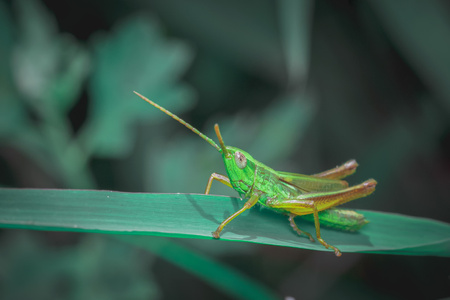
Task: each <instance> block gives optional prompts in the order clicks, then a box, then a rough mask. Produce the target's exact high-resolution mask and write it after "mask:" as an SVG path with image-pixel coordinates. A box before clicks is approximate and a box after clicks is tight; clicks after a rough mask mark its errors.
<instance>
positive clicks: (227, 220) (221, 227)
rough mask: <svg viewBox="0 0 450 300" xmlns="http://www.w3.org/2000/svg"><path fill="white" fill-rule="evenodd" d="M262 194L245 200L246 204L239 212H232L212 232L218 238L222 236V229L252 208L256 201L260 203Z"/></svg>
mask: <svg viewBox="0 0 450 300" xmlns="http://www.w3.org/2000/svg"><path fill="white" fill-rule="evenodd" d="M259 197H260V195H259V194H253V195H252V196H251V197H250V199H248V201H247V202H245V204H244V206H243V207H242V208H241V209H240V210H238V211H237V212H235V213H234V214H232V215H231V216H229V217H228V218H227V219H226V220H225V221H223V222H222V223H221V224H220V225H219V227H217V229H216V231H214V232H213V233H212V235H213V237H214V238H216V239H218V238H219V237H220V232H221V231H222V229H223V228H224V227H225V226H226V225H227V224H228V223H230V221H231V220H233V219H234V218H236V217H237V216H239V215H240V214H242V213H243V212H244V211H246V210H247V209H249V208H252V207H253V206H254V205H255V204H256V203H258V200H259Z"/></svg>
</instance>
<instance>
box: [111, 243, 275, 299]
mask: <svg viewBox="0 0 450 300" xmlns="http://www.w3.org/2000/svg"><path fill="white" fill-rule="evenodd" d="M118 239H119V240H122V241H124V242H127V243H130V244H132V245H135V246H138V247H141V248H143V249H147V250H149V251H151V252H154V253H156V254H157V255H158V256H161V257H163V258H164V259H166V260H168V261H169V262H171V263H173V264H175V265H177V266H179V267H180V268H182V269H185V270H186V271H188V272H190V273H192V274H195V275H197V276H198V277H199V278H201V279H203V280H205V282H208V283H209V284H211V285H212V286H215V287H216V288H218V289H220V290H221V291H222V292H223V293H226V294H228V295H230V296H231V297H233V299H277V297H275V295H274V294H273V292H271V291H270V290H268V289H267V288H266V287H265V286H264V285H262V284H259V283H258V282H256V281H253V280H252V279H251V278H250V277H247V276H245V275H243V274H241V273H239V272H236V271H235V270H233V269H232V268H229V267H227V266H225V265H223V264H220V263H218V262H216V261H214V260H211V259H209V258H208V257H207V256H205V255H201V254H198V253H196V252H194V251H192V250H189V249H186V248H184V247H183V246H181V245H178V244H176V243H174V242H171V241H170V240H168V239H163V238H152V239H151V240H149V239H148V237H145V236H130V235H127V236H125V235H121V236H118ZM227 249H228V248H227Z"/></svg>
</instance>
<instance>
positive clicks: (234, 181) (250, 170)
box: [214, 124, 256, 196]
mask: <svg viewBox="0 0 450 300" xmlns="http://www.w3.org/2000/svg"><path fill="white" fill-rule="evenodd" d="M214 130H215V131H216V134H217V137H218V139H219V144H220V148H221V153H222V157H223V162H224V164H225V168H226V170H227V174H228V178H229V179H230V183H231V185H232V186H233V188H234V189H235V190H236V191H237V192H238V193H239V194H240V195H241V196H245V194H247V192H249V191H250V190H251V188H252V186H253V181H254V176H255V168H256V164H255V160H254V159H253V157H252V156H251V155H250V154H248V153H247V152H245V151H243V150H241V149H239V148H236V147H231V146H225V144H224V142H223V139H222V135H221V134H220V131H219V125H217V124H216V125H214Z"/></svg>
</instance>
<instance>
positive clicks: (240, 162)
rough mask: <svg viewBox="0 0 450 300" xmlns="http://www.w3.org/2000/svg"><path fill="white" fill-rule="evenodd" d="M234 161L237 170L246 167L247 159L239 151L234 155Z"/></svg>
mask: <svg viewBox="0 0 450 300" xmlns="http://www.w3.org/2000/svg"><path fill="white" fill-rule="evenodd" d="M234 161H235V162H236V165H237V166H238V168H239V169H243V168H245V166H247V158H246V157H245V155H244V154H242V153H241V152H239V151H237V152H235V153H234Z"/></svg>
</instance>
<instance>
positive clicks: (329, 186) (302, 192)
mask: <svg viewBox="0 0 450 300" xmlns="http://www.w3.org/2000/svg"><path fill="white" fill-rule="evenodd" d="M134 93H135V94H136V95H138V96H139V97H141V98H142V99H143V100H145V101H147V102H148V103H150V104H151V105H153V106H154V107H156V108H158V109H159V110H161V111H162V112H164V113H166V114H167V115H169V116H170V117H172V118H173V119H175V120H177V121H178V122H180V123H181V124H183V125H184V126H186V127H187V128H189V129H190V130H192V131H193V132H194V133H195V134H197V135H199V136H200V137H201V138H203V139H204V140H205V141H207V142H208V143H209V144H211V145H212V146H213V147H214V148H216V150H217V151H219V152H220V153H221V154H222V157H223V161H224V163H225V169H226V171H227V174H228V177H227V176H224V175H221V174H218V173H213V174H211V176H210V177H209V180H208V183H207V185H206V190H205V194H209V191H210V189H211V184H212V182H213V180H217V181H219V182H221V183H223V184H225V185H227V186H229V187H231V188H233V189H235V190H236V191H237V192H238V193H239V195H240V197H241V198H243V199H248V200H247V202H245V204H244V206H243V207H242V208H241V209H239V210H238V211H237V212H235V213H234V214H232V215H231V216H229V217H228V218H227V219H226V220H224V221H223V222H222V223H221V224H220V225H219V227H218V228H217V229H216V231H214V232H213V233H212V236H213V237H214V238H216V239H218V238H219V237H220V233H221V232H222V230H223V228H224V227H225V226H226V225H227V224H228V223H229V222H230V221H231V220H233V219H234V218H236V217H237V216H239V215H240V214H241V213H243V212H244V211H246V210H247V209H249V208H251V207H253V206H254V205H255V204H256V203H259V204H260V205H262V206H263V207H266V208H269V209H271V210H274V211H276V212H279V213H282V214H285V215H287V216H289V222H290V225H291V227H292V228H293V229H294V231H296V232H297V233H298V234H299V235H302V234H304V235H306V236H308V237H309V239H310V240H311V241H313V242H314V238H313V237H312V236H311V234H309V233H307V232H304V231H301V230H300V229H299V228H298V227H297V225H296V224H295V222H294V217H296V216H306V215H311V214H312V215H313V217H314V225H315V228H316V236H317V240H318V241H319V242H320V243H321V244H322V245H323V246H324V247H325V248H327V249H328V248H331V249H333V250H334V253H335V254H336V256H341V255H342V253H341V251H340V250H339V249H338V248H336V247H334V246H332V245H330V244H328V243H327V242H325V241H324V240H323V239H322V237H321V235H320V223H319V214H320V216H321V219H322V221H325V222H326V223H327V225H328V226H330V227H335V228H339V229H343V230H347V231H355V230H358V229H359V228H361V227H362V226H363V225H364V224H366V223H367V222H368V221H366V220H365V219H364V216H363V215H361V214H358V213H356V212H354V211H351V210H338V209H333V207H335V206H337V205H340V204H343V203H346V202H348V201H351V200H355V199H358V198H361V197H365V196H368V195H370V194H371V193H373V192H374V191H375V186H376V184H377V182H376V181H375V180H374V179H369V180H367V181H365V182H363V183H361V184H358V185H355V186H352V187H348V183H347V182H346V181H344V180H340V179H342V178H344V177H347V176H349V175H351V174H353V173H354V172H355V171H356V167H357V166H358V164H357V163H356V161H355V160H350V161H348V162H346V163H344V164H343V165H341V166H338V167H336V168H333V169H331V170H328V171H325V172H322V173H318V174H315V175H311V176H308V175H302V174H296V173H287V172H279V171H275V170H273V169H271V168H269V167H268V166H266V165H264V164H262V163H260V162H259V161H257V160H255V159H254V158H253V157H252V156H251V155H250V154H248V153H247V152H245V151H243V150H241V149H238V148H236V147H231V146H225V144H224V142H223V139H222V135H221V134H220V131H219V125H218V124H215V125H214V130H215V132H216V135H217V137H218V139H219V144H220V147H219V146H218V145H217V144H216V143H215V142H214V141H213V140H212V139H210V138H209V137H207V136H206V135H204V134H203V133H201V132H200V131H198V130H197V129H196V128H194V127H193V126H192V125H190V124H188V123H187V122H185V121H184V120H182V119H181V118H179V117H178V116H176V115H174V114H173V113H171V112H170V111H168V110H166V109H165V108H163V107H161V106H159V105H158V104H156V103H155V102H153V101H151V100H149V99H147V98H146V97H144V96H142V95H141V94H139V93H137V92H134Z"/></svg>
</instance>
